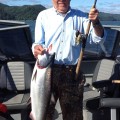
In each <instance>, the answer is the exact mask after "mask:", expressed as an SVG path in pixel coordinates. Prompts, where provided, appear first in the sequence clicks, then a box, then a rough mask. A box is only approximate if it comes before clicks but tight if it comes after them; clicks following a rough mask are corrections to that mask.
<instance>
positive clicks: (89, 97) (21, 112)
mask: <svg viewBox="0 0 120 120" xmlns="http://www.w3.org/2000/svg"><path fill="white" fill-rule="evenodd" d="M103 27H104V28H105V31H106V33H107V36H106V39H105V42H104V43H103V44H101V45H99V44H98V45H96V44H93V45H90V44H89V43H88V42H87V44H86V49H85V52H84V56H83V60H82V63H81V70H82V71H83V73H84V75H85V78H86V83H85V86H84V100H83V107H84V108H83V116H84V120H101V119H102V120H110V119H111V114H112V113H111V112H110V108H109V109H108V108H107V109H105V108H104V109H99V105H98V104H99V103H98V102H99V100H100V92H99V91H98V90H97V88H95V87H94V86H93V84H92V83H93V77H94V75H95V70H96V66H97V64H98V63H99V61H101V60H110V61H116V58H119V57H118V56H119V54H120V47H119V46H120V43H119V42H120V26H114V25H103ZM32 41H33V40H32V36H31V30H30V26H29V25H28V24H26V23H25V22H20V21H8V20H0V68H1V71H0V103H3V104H4V105H6V106H7V109H8V113H9V115H10V116H11V118H12V119H13V120H29V112H30V102H28V101H29V97H30V94H29V93H30V89H29V88H30V78H31V76H30V75H31V73H32V69H33V67H34V64H35V58H34V57H33V54H32V50H31V46H32ZM107 63H108V62H107ZM6 64H7V65H8V68H6V67H5V65H6ZM105 64H106V63H105ZM108 66H111V63H110V64H108ZM3 68H4V69H5V68H6V69H7V73H9V74H11V75H9V74H7V75H6V76H7V77H6V78H4V79H6V81H7V83H5V81H3V77H4V75H3V72H2V71H4V70H3ZM18 68H19V69H18ZM24 68H26V69H27V70H25V69H24ZM17 70H18V71H17ZM26 71H27V72H26ZM28 71H29V72H28ZM4 74H5V73H4ZM16 74H17V75H16ZM1 76H2V77H1ZM11 76H12V77H13V78H12V79H16V80H18V81H16V83H14V84H13V83H12V82H13V81H9V79H8V78H9V77H11ZM10 79H11V78H10ZM25 79H29V80H27V81H25ZM3 86H5V89H4V87H3ZM12 87H14V90H13V89H12ZM7 88H8V89H7ZM91 91H92V92H91ZM26 101H27V102H26ZM114 117H115V116H114ZM2 119H4V118H3V116H1V114H0V120H2ZM6 120H9V119H7V118H6ZM54 120H62V113H61V109H60V105H59V101H58V102H57V105H56V108H55V115H54ZM114 120H118V119H114Z"/></svg>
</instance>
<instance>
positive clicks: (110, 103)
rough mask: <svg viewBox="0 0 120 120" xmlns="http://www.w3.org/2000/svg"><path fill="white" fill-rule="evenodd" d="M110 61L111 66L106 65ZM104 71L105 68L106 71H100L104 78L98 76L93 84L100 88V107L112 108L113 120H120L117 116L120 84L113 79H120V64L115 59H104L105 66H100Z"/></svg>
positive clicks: (119, 102)
mask: <svg viewBox="0 0 120 120" xmlns="http://www.w3.org/2000/svg"><path fill="white" fill-rule="evenodd" d="M108 63H110V65H109V67H106V65H107V64H108ZM100 69H101V70H102V71H103V69H105V72H102V71H101V72H100V71H99V74H101V76H102V77H103V78H102V79H99V76H97V78H96V81H93V86H94V87H95V88H97V89H99V90H100V92H101V93H100V94H101V95H100V101H99V108H100V109H106V108H107V109H110V111H111V112H110V118H111V120H119V118H118V117H119V116H117V114H116V113H117V111H116V110H117V108H120V98H119V97H120V92H119V88H120V86H119V85H117V84H114V83H112V82H113V80H117V79H120V74H119V72H120V71H119V70H120V64H118V63H116V61H114V60H104V66H103V65H102V66H101V68H100Z"/></svg>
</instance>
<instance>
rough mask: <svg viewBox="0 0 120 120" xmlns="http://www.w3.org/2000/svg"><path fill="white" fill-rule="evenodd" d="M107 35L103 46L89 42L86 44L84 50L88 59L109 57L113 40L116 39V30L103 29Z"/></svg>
mask: <svg viewBox="0 0 120 120" xmlns="http://www.w3.org/2000/svg"><path fill="white" fill-rule="evenodd" d="M105 31H106V33H107V36H106V39H105V42H104V43H103V44H95V43H94V44H90V43H89V42H87V43H86V48H85V56H86V57H89V55H90V56H91V57H92V56H93V57H101V56H105V57H110V56H111V54H112V51H113V48H114V44H115V40H116V37H117V30H113V29H110V28H105Z"/></svg>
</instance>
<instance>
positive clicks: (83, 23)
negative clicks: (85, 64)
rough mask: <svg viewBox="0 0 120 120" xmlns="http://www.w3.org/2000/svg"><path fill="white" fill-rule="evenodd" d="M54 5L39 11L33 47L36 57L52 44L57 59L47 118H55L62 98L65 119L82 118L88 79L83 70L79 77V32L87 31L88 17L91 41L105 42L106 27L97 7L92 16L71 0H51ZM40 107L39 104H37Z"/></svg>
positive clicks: (79, 119)
mask: <svg viewBox="0 0 120 120" xmlns="http://www.w3.org/2000/svg"><path fill="white" fill-rule="evenodd" d="M52 3H53V7H52V8H50V9H47V10H44V11H42V12H40V13H39V15H38V17H37V20H36V26H35V42H34V43H33V46H32V50H33V54H34V56H35V58H37V56H38V54H41V55H42V54H44V48H48V47H49V46H50V45H51V44H52V51H54V52H55V54H56V55H55V61H54V67H53V78H52V96H51V101H50V105H49V108H48V111H47V118H46V120H52V117H53V113H54V108H55V105H56V102H57V100H58V98H59V101H60V106H61V109H62V115H63V120H83V115H82V107H83V106H82V101H83V86H84V83H85V79H84V76H83V75H82V73H81V74H80V75H79V77H78V80H74V78H75V69H76V64H77V62H78V58H79V53H80V49H81V45H80V44H76V41H75V37H76V32H77V31H79V32H80V33H84V34H85V33H86V29H87V25H88V22H89V20H91V22H92V27H91V29H90V33H89V38H90V42H91V43H92V42H94V43H96V44H97V43H100V42H103V38H104V30H103V27H102V26H101V24H100V22H99V19H98V10H97V9H95V8H92V9H91V10H90V13H89V20H88V19H87V17H86V15H85V14H84V13H83V12H82V11H80V10H75V9H72V8H71V7H70V0H52ZM38 109H39V108H38Z"/></svg>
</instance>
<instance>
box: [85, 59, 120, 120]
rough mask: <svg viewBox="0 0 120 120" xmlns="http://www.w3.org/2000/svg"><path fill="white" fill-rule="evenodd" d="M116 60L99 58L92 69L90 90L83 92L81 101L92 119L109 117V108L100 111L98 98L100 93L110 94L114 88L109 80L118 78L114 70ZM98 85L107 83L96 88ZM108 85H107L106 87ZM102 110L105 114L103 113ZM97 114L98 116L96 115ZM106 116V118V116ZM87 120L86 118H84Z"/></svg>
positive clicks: (97, 119)
mask: <svg viewBox="0 0 120 120" xmlns="http://www.w3.org/2000/svg"><path fill="white" fill-rule="evenodd" d="M115 68H116V69H117V66H116V61H115V60H109V59H101V60H100V61H99V62H98V63H97V65H96V68H95V70H94V73H93V78H92V85H90V86H89V87H90V88H91V90H89V91H85V92H84V101H83V107H84V108H85V110H88V111H89V112H90V114H91V116H92V119H94V120H99V119H100V120H101V119H103V120H105V119H109V118H110V117H109V118H108V116H109V115H110V113H109V111H110V110H109V109H104V110H102V111H101V109H99V108H100V100H101V94H103V95H104V96H112V95H113V91H114V89H115V86H114V85H112V84H111V80H112V79H113V78H115V79H116V78H118V77H119V76H118V73H117V71H116V72H115V71H114V70H115ZM98 83H99V85H100V86H101V87H102V86H103V84H105V83H106V84H107V85H106V86H104V88H102V89H101V88H99V89H97V88H96V86H97V85H98ZM108 86H109V87H108ZM103 111H104V113H105V114H107V115H105V114H103ZM97 116H99V118H98V117H97ZM106 117H107V118H106ZM86 120H87V119H86Z"/></svg>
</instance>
